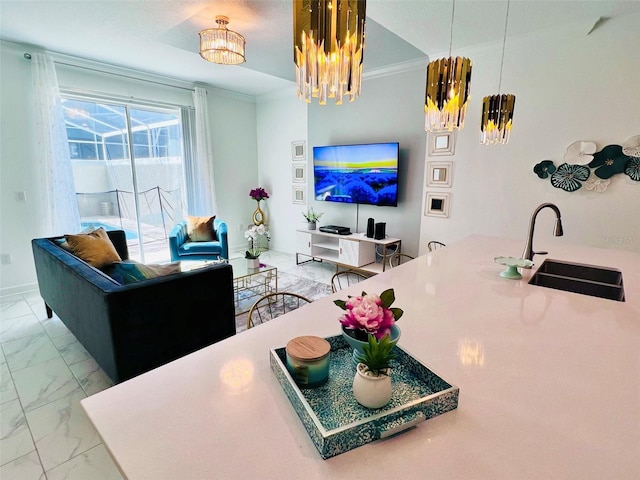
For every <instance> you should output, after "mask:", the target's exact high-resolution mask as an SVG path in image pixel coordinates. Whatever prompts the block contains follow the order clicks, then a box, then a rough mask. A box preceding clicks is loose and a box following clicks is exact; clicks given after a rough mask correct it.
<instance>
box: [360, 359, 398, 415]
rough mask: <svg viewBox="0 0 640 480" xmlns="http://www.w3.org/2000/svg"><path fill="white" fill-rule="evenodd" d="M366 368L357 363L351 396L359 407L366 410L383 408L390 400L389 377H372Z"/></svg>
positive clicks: (362, 364)
mask: <svg viewBox="0 0 640 480" xmlns="http://www.w3.org/2000/svg"><path fill="white" fill-rule="evenodd" d="M366 368H367V366H366V365H365V364H364V363H359V364H358V366H357V367H356V374H355V376H354V377H353V395H354V396H355V397H356V400H357V401H358V403H359V404H360V405H362V406H363V407H367V408H380V407H384V406H385V405H386V404H387V403H389V400H391V377H390V376H389V375H378V376H377V377H376V376H374V375H372V374H371V372H366Z"/></svg>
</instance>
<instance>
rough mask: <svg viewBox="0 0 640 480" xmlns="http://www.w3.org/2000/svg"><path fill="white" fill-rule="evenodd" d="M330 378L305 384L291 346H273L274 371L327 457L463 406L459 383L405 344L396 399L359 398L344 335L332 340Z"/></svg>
mask: <svg viewBox="0 0 640 480" xmlns="http://www.w3.org/2000/svg"><path fill="white" fill-rule="evenodd" d="M327 341H328V342H329V344H330V345H331V351H330V353H329V356H330V359H329V380H328V381H327V383H325V384H324V385H322V386H321V387H317V388H300V387H299V386H298V385H297V384H296V383H295V382H294V380H293V378H292V377H291V375H290V374H289V372H288V370H287V367H286V352H285V348H284V347H282V348H275V349H273V348H272V349H271V351H270V353H271V355H270V359H271V369H272V370H273V372H274V373H275V375H276V378H277V379H278V381H279V382H280V385H282V388H283V390H284V392H285V394H286V395H287V397H288V398H289V401H290V402H291V404H292V405H293V408H294V409H295V410H296V412H297V413H298V416H299V417H300V420H301V421H302V424H303V425H304V427H305V429H306V430H307V433H308V434H309V436H310V437H311V440H312V441H313V443H314V445H315V446H316V448H317V449H318V452H320V456H321V457H322V458H325V459H326V458H330V457H333V456H335V455H339V454H341V453H344V452H346V451H349V450H351V449H353V448H357V447H360V446H362V445H364V444H366V443H369V442H372V441H374V440H377V439H379V438H384V437H388V436H390V435H393V434H396V433H399V432H401V431H403V430H405V429H407V428H410V427H412V426H414V425H417V424H418V423H420V422H422V421H424V420H427V419H429V418H432V417H435V416H437V415H440V414H442V413H445V412H448V411H449V410H453V409H455V408H456V407H457V406H458V392H459V389H458V387H455V386H453V385H451V384H449V383H447V382H446V381H444V380H443V379H442V378H440V377H439V376H438V375H436V374H435V373H433V372H432V371H431V370H429V369H428V368H427V367H426V366H425V365H423V364H422V363H420V362H419V361H418V360H416V359H415V358H413V357H412V356H411V355H409V354H408V353H407V352H405V351H404V350H403V349H402V348H401V347H399V346H396V355H397V357H396V359H395V360H393V361H392V364H391V383H392V396H391V401H390V402H389V403H388V404H387V405H385V406H384V407H382V408H378V409H369V408H365V407H363V406H361V405H360V404H359V403H358V402H357V401H356V399H355V398H354V396H353V393H352V390H351V385H352V383H353V377H354V375H355V365H354V364H353V360H352V358H353V357H352V354H353V350H352V348H351V347H350V346H349V345H348V344H347V343H346V342H345V340H344V339H343V338H342V336H341V335H337V336H334V337H329V338H327Z"/></svg>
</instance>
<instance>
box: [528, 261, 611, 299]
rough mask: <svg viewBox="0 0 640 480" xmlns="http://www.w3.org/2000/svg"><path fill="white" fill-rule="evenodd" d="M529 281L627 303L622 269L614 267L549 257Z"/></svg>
mask: <svg viewBox="0 0 640 480" xmlns="http://www.w3.org/2000/svg"><path fill="white" fill-rule="evenodd" d="M529 284H530V285H538V286H541V287H548V288H555V289H556V290H564V291H567V292H574V293H580V294H582V295H591V296H594V297H600V298H607V299H609V300H617V301H619V302H624V288H623V285H622V272H621V271H620V270H616V269H614V268H607V267H599V266H596V265H584V264H581V263H572V262H562V261H560V260H551V259H548V260H545V261H544V262H542V265H540V268H538V270H537V271H536V273H535V274H534V275H533V276H532V277H531V280H529Z"/></svg>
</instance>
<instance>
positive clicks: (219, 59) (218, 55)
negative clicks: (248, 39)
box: [200, 15, 245, 65]
mask: <svg viewBox="0 0 640 480" xmlns="http://www.w3.org/2000/svg"><path fill="white" fill-rule="evenodd" d="M216 23H217V24H218V25H219V26H218V27H217V28H207V29H206V30H202V31H201V32H200V56H201V57H202V58H204V59H205V60H207V61H209V62H213V63H220V64H222V65H238V64H240V63H244V62H245V58H244V44H245V41H244V37H243V36H242V35H240V34H239V33H236V32H234V31H232V30H228V29H227V24H228V23H229V18H228V17H225V16H223V15H218V16H217V17H216Z"/></svg>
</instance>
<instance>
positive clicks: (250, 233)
mask: <svg viewBox="0 0 640 480" xmlns="http://www.w3.org/2000/svg"><path fill="white" fill-rule="evenodd" d="M258 237H266V238H267V240H271V234H270V233H269V231H268V230H267V229H266V228H265V227H264V225H252V226H251V228H249V230H247V231H246V232H244V238H246V239H247V240H248V241H249V242H251V247H250V248H249V250H247V251H246V252H245V254H244V256H245V258H258V257H259V256H260V253H262V252H261V250H260V249H259V248H258V247H257V246H256V240H257V239H258Z"/></svg>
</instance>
